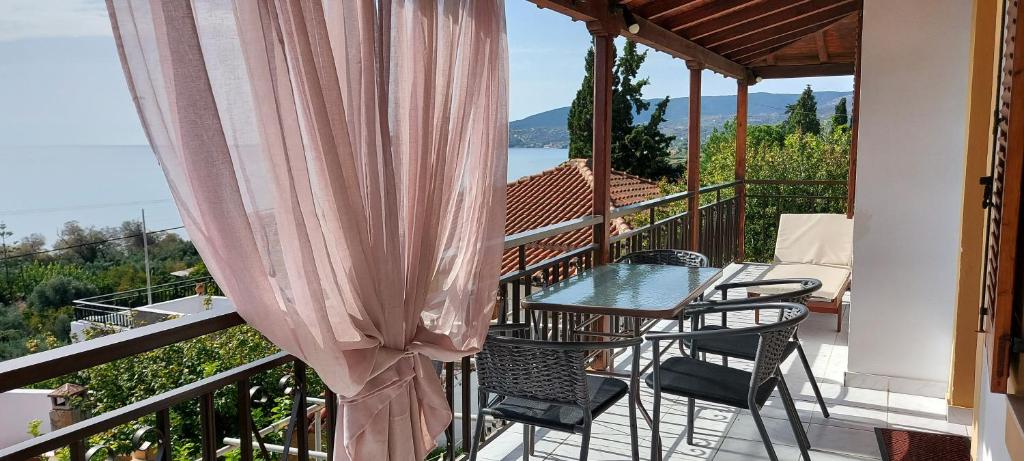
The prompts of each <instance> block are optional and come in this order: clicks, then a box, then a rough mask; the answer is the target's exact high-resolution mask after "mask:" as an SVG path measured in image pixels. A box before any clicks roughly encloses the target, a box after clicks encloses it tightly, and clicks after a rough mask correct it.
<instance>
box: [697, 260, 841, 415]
mask: <svg viewBox="0 0 1024 461" xmlns="http://www.w3.org/2000/svg"><path fill="white" fill-rule="evenodd" d="M774 285H793V286H794V287H795V289H793V290H790V291H786V292H778V293H775V294H771V295H764V296H759V297H757V298H756V301H754V300H752V299H749V298H740V299H736V300H729V299H728V294H729V290H734V289H741V288H743V289H745V288H751V287H765V286H774ZM715 289H716V290H719V291H721V293H722V300H720V301H719V300H716V301H710V303H711V304H714V305H718V306H725V305H738V304H750V303H751V302H752V301H754V302H758V303H763V302H775V301H778V302H787V303H797V304H803V305H805V306H806V305H807V300H808V299H809V298H810V296H811V293H814V292H816V291H818V290H819V289H821V282H820V281H818V280H816V279H776V280H754V281H748V282H735V283H723V284H720V285H718V286H717V287H715ZM701 319H703V317H701ZM726 328H728V324H727V317H726V315H725V314H724V313H723V314H722V322H721V325H707V324H705V325H694V328H693V330H694V331H710V330H721V329H726ZM757 341H758V338H757V336H738V337H728V338H710V339H707V340H700V341H697V342H695V343H694V345H693V346H692V351H693V352H699V353H706V354H715V355H720V356H722V357H723V360H724V361H725V362H724V363H725V364H728V359H727V357H734V358H738V359H742V360H751V361H752V360H754V359H755V358H756V357H757V355H756V354H757ZM794 350H795V351H796V352H797V355H798V356H799V357H800V362H801V363H802V364H803V367H804V372H805V373H807V379H808V381H809V382H810V384H811V389H812V390H813V391H814V397H815V398H816V399H817V401H818V407H820V408H821V414H822V415H823V416H825V417H826V418H828V417H829V413H828V407H826V406H825V399H824V398H822V396H821V390H820V389H819V388H818V381H817V380H816V379H815V378H814V372H812V371H811V364H810V362H809V361H808V360H807V354H806V353H804V348H803V346H802V345H801V344H800V338H799V337H798V336H797V331H796V330H794V331H793V338H792V340H791V341H790V344H789V345H788V347H787V348H786V351H785V356H784V357H783V360H785V359H786V358H788V357H789V355H790V354H792V353H793V351H794Z"/></svg>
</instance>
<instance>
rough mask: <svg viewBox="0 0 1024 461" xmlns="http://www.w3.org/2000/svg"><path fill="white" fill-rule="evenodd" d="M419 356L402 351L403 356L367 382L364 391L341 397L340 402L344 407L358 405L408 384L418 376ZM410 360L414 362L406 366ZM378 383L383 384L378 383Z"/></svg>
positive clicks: (411, 352) (399, 356) (400, 355)
mask: <svg viewBox="0 0 1024 461" xmlns="http://www.w3.org/2000/svg"><path fill="white" fill-rule="evenodd" d="M392 350H394V349H392ZM395 352H398V351H395ZM417 355H419V354H417V353H416V352H413V351H401V354H399V355H398V357H397V358H396V359H395V361H394V362H393V363H392V364H391V365H390V366H388V367H387V368H385V369H384V371H382V372H381V373H380V374H378V375H376V376H374V377H372V378H370V380H369V381H367V382H366V386H364V387H363V390H362V391H360V392H359V393H357V394H356V395H353V396H352V397H343V396H339V398H338V402H339V403H341V404H342V405H345V404H356V403H359V402H362V401H365V400H369V399H373V398H375V397H377V396H379V395H381V394H384V393H388V392H390V391H392V390H394V389H395V388H397V387H400V386H403V385H405V384H407V383H408V382H410V381H412V380H413V378H415V377H416V375H417V374H418V368H419V360H416V356H417ZM410 359H411V360H412V363H411V364H406V363H405V362H408V361H409V360H410ZM409 365H411V366H409ZM381 378H384V379H381ZM376 381H383V382H379V383H377V382H376Z"/></svg>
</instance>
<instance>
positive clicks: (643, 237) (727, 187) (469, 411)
mask: <svg viewBox="0 0 1024 461" xmlns="http://www.w3.org/2000/svg"><path fill="white" fill-rule="evenodd" d="M754 184H755V183H748V185H750V186H752V187H753V186H754ZM756 184H757V185H758V186H759V187H760V186H761V183H756ZM743 185H744V184H743V183H742V182H730V183H726V184H719V185H714V186H708V187H705V188H703V189H701V191H700V193H701V196H702V197H703V198H704V200H703V201H702V202H703V203H702V205H701V213H700V220H699V225H700V226H701V227H700V236H701V238H700V245H701V248H700V249H699V250H702V251H703V252H705V253H706V254H707V255H708V256H709V258H710V259H711V261H712V264H715V265H720V266H724V265H726V264H728V263H730V262H732V261H734V260H736V259H737V258H739V256H740V253H739V250H738V249H739V245H740V241H741V239H743V238H744V234H743V232H742V229H741V228H740V222H741V219H740V213H741V212H743V211H747V212H749V211H750V210H751V208H750V207H751V206H752V205H753V204H756V203H757V202H756V200H761V199H762V197H761V195H765V194H764V193H756V194H755V193H751V195H750V196H749V201H748V202H747V205H748V208H747V210H741V209H740V203H742V201H741V200H740V197H741V195H740V194H741V191H742V187H743ZM765 185H769V184H765ZM803 186H808V187H824V186H827V187H835V184H832V183H829V184H807V185H803ZM772 192H775V191H772ZM783 192H784V191H783ZM774 195H775V196H777V197H774V198H772V199H771V200H783V201H786V200H819V201H824V200H836V199H837V198H833V197H831V196H828V197H826V196H824V195H823V196H821V197H814V198H805V197H792V195H793V194H789V193H785V194H783V193H774ZM688 198H689V195H688V193H686V192H683V193H678V194H672V195H668V196H665V197H660V198H657V199H654V200H649V201H646V202H642V203H638V204H635V205H630V206H627V207H621V208H617V209H615V210H613V211H612V212H611V218H624V219H627V220H630V221H631V222H634V223H635V225H634V226H633V229H632V230H630V231H628V232H624V233H621V234H619V235H616V236H614V237H613V238H612V239H611V240H610V249H609V251H610V256H611V258H612V259H614V258H617V257H619V256H621V255H624V254H626V253H628V252H631V251H637V250H644V249H656V248H673V249H683V248H686V247H687V246H688V245H687V243H688V242H690V239H689V237H690V235H692V234H691V233H690V232H691V229H689V228H688V227H689V223H690V220H689V219H688V210H685V209H684V208H685V203H686V201H687V199H688ZM763 199H768V197H764V198H763ZM782 210H784V208H783V207H776V208H773V210H772V213H775V212H776V211H779V212H781V211H782ZM596 226H601V227H600V228H604V229H606V228H607V226H606V224H605V223H604V222H603V220H602V218H601V217H599V216H583V217H580V218H577V219H573V220H570V221H566V222H563V223H559V224H556V225H552V226H547V227H544V228H541V229H536V230H532V231H528V232H523V233H519V234H515V235H509V236H507V237H506V238H505V248H506V251H510V250H511V251H516V252H517V253H518V254H519V261H520V264H519V267H517V269H516V270H515V271H513V272H510V273H507V274H505V275H503V276H502V277H501V278H500V279H499V280H498V298H497V300H496V303H495V306H494V321H495V322H497V323H504V322H524V321H529V322H536V324H537V327H538V330H540V331H541V333H542V334H544V335H546V336H548V337H549V338H551V339H568V338H569V337H570V336H571V335H572V332H573V331H575V330H577V329H579V328H581V327H583V326H585V325H589V324H592V323H593V322H595V321H597V319H596V317H594V316H586V315H565V314H561V315H559V314H557V313H550V314H539V315H536V316H529V315H527V313H526V312H524V311H523V310H522V308H521V306H520V301H521V300H522V298H523V297H524V296H527V295H529V294H530V293H531V292H532V291H535V290H536V289H538V288H539V287H540V286H543V285H545V284H550V283H555V282H558V281H560V280H563V279H566V278H571V277H574V276H575V275H576V274H577V273H579V272H580V271H582V270H585V269H587V268H589V267H592V266H593V265H594V263H595V250H596V246H595V245H593V244H589V245H585V246H582V247H580V248H575V249H570V250H568V251H565V252H564V253H562V254H560V255H558V256H556V257H553V258H550V259H547V260H545V261H542V262H539V263H536V264H531V265H527V263H526V257H525V255H526V248H527V245H530V244H534V243H536V242H539V241H541V240H543V239H546V238H549V237H552V236H557V235H561V234H565V233H568V232H574V231H579V230H581V229H593V228H596ZM194 287H195V280H189V281H182V282H176V283H174V284H168V285H162V286H160V287H159V288H160V291H159V292H160V293H161V294H160V295H159V296H157V295H156V291H154V295H155V296H154V301H156V299H164V298H169V297H171V296H178V297H181V296H187V295H190V294H193V293H194ZM145 296H146V294H145V291H144V290H133V291H131V292H125V293H118V294H116V295H112V296H108V297H102V299H98V298H89V299H84V300H81V302H80V304H79V306H80V307H81V310H82V312H83V315H86V314H88V316H89V318H103V316H105V315H106V316H108V317H106V318H104V319H103V320H102V321H106V322H111V323H114V324H116V322H122V323H125V324H126V325H127V326H132V324H131V322H130V320H124V319H123V318H121V317H119V315H120V314H122V313H124V311H125V310H127V309H132V308H133V307H138V306H139V304H138V303H139V302H140V301H139V300H140V299H144V298H145ZM169 299H173V298H169ZM117 309H120V310H117ZM528 317H532V318H528ZM243 323H244V321H243V320H242V318H241V317H240V316H239V315H238V314H237V313H235V312H233V311H227V310H217V309H214V310H210V311H205V312H202V313H199V314H193V315H189V316H184V317H182V318H178V319H173V320H168V321H165V322H161V323H156V324H152V325H145V326H140V327H138V328H135V329H129V330H126V331H122V332H119V333H116V334H111V335H108V336H104V337H99V338H96V339H92V340H89V341H85V342H81V343H77V344H73V345H70V346H65V347H61V348H58V349H52V350H49V351H44V352H40V353H37V354H33V355H29V356H26V357H21V358H17V359H13V360H9V361H6V362H0V392H6V391H9V390H12V389H16V388H20V387H25V386H29V385H32V384H34V383H39V382H41V381H45V380H48V379H52V378H56V377H60V376H64V375H67V374H69V373H73V372H77V371H81V370H85V369H88V368H90V367H93V366H96V365H100V364H105V363H109V362H112V361H115V360H118V359H123V358H128V357H132V356H135V355H138V354H141V353H144V352H147V351H151V350H154V349H157V348H160V347H163V346H167V345H171V344H175V343H178V342H182V341H186V340H189V339H192V338H197V337H200V336H204V335H207V334H210V333H214V332H218V331H221V330H225V329H227V328H231V327H234V326H238V325H242V324H243ZM607 327H608V328H611V329H613V331H615V330H616V329H619V328H620V327H622V326H621V325H619V324H618V322H615V321H610V322H608V323H607ZM282 367H283V368H286V369H287V370H288V374H289V375H290V376H291V381H290V385H289V386H287V387H288V388H290V389H291V394H290V397H289V398H290V399H291V408H292V410H291V416H290V417H289V418H288V424H286V425H284V426H281V427H278V428H277V429H280V430H283V431H285V432H286V433H288V434H285V437H283V438H282V439H281V440H283V443H274V444H268V443H267V442H266V441H265V440H262V437H260V436H265V435H266V433H263V432H264V431H256V430H255V429H256V426H255V424H254V421H253V418H252V414H253V408H254V407H255V406H258V405H261V404H262V403H263V402H265V401H266V398H265V397H261V395H260V392H261V391H260V390H258V389H253V388H252V387H251V385H250V383H251V382H252V380H253V379H254V378H255V377H257V376H259V375H260V374H261V373H267V372H269V371H271V370H277V372H280V369H281V368H282ZM439 373H440V375H441V378H442V382H443V383H444V385H445V390H446V393H447V397H448V402H449V404H450V405H451V406H452V410H453V413H455V414H456V420H455V421H453V423H452V424H451V425H450V426H449V427H448V429H447V431H446V433H445V437H444V440H443V441H442V449H443V450H444V454H443V455H442V456H443V457H444V458H445V459H455V458H457V457H459V456H461V454H462V453H466V452H468V447H469V446H468V443H469V441H470V440H471V431H470V428H471V426H472V418H471V417H469V415H473V414H474V411H473V404H474V403H473V399H474V398H475V394H476V392H474V391H473V389H472V387H473V383H474V379H473V374H474V372H473V359H472V358H471V357H466V358H463V359H462V360H460V361H458V362H454V363H445V364H441V365H439ZM456 378H458V379H456ZM307 381H308V379H307V369H306V366H305V365H304V364H303V363H302V362H301V361H299V360H297V359H296V358H295V357H292V356H290V355H288V354H286V353H283V352H282V353H277V354H273V355H270V356H268V357H265V358H262V359H260V360H256V361H254V362H251V363H247V364H244V365H241V366H238V367H236V368H232V369H230V370H227V371H224V372H221V373H217V374H215V375H213V376H210V377H208V378H205V379H202V380H200V381H197V382H194V383H191V384H188V385H185V386H182V387H179V388H176V389H172V390H170V391H167V392H164V393H161V394H158V395H153V396H150V397H148V398H145V399H143V400H140V401H137V402H135V403H132V404H130V405H128V406H125V407H122V408H119V409H116V410H113V411H109V412H106V413H102V414H98V415H94V416H92V417H90V418H89V419H87V420H85V421H82V422H80V423H77V424H74V425H72V426H69V427H65V428H63V429H58V430H55V431H52V432H50V433H48V434H43V435H41V436H39V437H36V438H33V439H30V440H28V441H25V442H22V443H20V444H17V445H14V446H11V447H5V448H0V461H22V460H25V459H31V458H33V457H35V456H39V455H41V454H43V453H45V452H47V451H50V450H54V449H57V448H60V447H70V457H71V460H72V461H84V460H86V459H87V458H89V457H90V456H89V455H95V456H100V454H101V453H103V452H104V450H103V449H102V448H96V447H87V446H86V445H87V441H88V440H89V438H90V437H92V436H94V435H96V434H99V433H101V432H104V431H107V430H110V429H113V428H116V427H119V426H123V425H126V424H130V423H135V422H137V421H139V420H141V419H145V420H146V421H155V424H153V425H152V427H143V428H142V429H140V430H139V432H138V433H137V437H136V438H135V439H136V440H133V442H136V443H137V444H139V445H142V444H147V443H148V444H149V446H150V447H152V446H156V447H158V451H159V453H160V456H161V457H162V460H164V461H170V460H171V459H172V458H174V456H172V455H173V453H174V448H175V447H174V446H173V443H175V442H173V441H172V437H171V433H172V430H174V428H173V427H172V426H171V424H172V423H171V418H170V411H171V409H172V408H173V407H176V406H179V405H192V406H195V408H196V409H197V410H198V412H199V415H200V416H201V418H200V420H201V423H202V424H201V428H200V431H199V433H198V434H192V436H193V437H194V438H196V439H197V440H195V441H194V442H198V444H199V445H200V446H201V447H202V453H203V459H208V460H213V459H215V458H216V457H217V456H224V455H225V454H226V451H225V450H227V451H234V450H238V452H239V457H240V459H241V460H243V461H249V460H253V459H254V458H255V457H257V456H259V457H262V458H264V459H267V460H269V459H272V458H271V457H272V456H273V455H272V454H271V452H276V453H284V452H288V453H291V454H293V455H296V456H298V458H299V459H300V460H303V461H305V460H308V459H310V447H309V446H308V443H307V438H306V437H301V436H300V437H291V436H290V433H294V432H296V431H299V432H298V433H300V434H301V433H304V430H305V427H306V423H307V418H311V417H312V418H320V417H319V416H316V415H309V410H308V409H309V402H310V400H311V399H313V398H322V399H324V402H325V403H324V407H323V408H324V410H323V414H324V415H325V417H324V418H323V419H322V420H320V421H318V424H320V423H322V428H323V430H324V431H325V432H326V434H329V435H333V426H334V424H335V417H336V414H337V408H336V399H335V397H334V396H333V395H332V394H331V393H330V391H326V392H325V393H324V394H321V395H315V396H311V395H307V393H308V390H307V389H308V386H307ZM215 393H216V394H217V395H218V396H219V398H221V399H223V398H224V397H223V396H224V395H225V393H229V394H227V395H233V397H231V398H233V399H234V400H235V402H236V406H237V416H235V417H236V418H237V421H236V422H235V423H233V424H234V425H237V427H238V428H239V433H238V434H233V435H231V436H229V437H221V438H220V439H219V440H218V437H217V431H216V430H215V424H216V421H217V420H218V417H219V415H217V414H215V410H214V405H213V402H214V395H215ZM154 416H155V417H154ZM289 428H290V429H289ZM503 429H504V428H503V427H502V426H495V427H492V428H491V430H490V431H489V433H488V436H487V437H486V439H487V440H493V438H494V437H495V436H496V435H497V434H499V433H500V432H501V431H502V430H503ZM275 430H276V429H275ZM293 439H294V440H295V442H294V446H283V445H290V444H292V440H293ZM459 442H461V443H459ZM485 442H486V441H485ZM317 445H320V444H319V443H317ZM322 445H324V446H322V447H318V448H320V449H321V450H322V453H331V451H332V448H333V440H331V437H327V440H326V442H325V443H323V444H322ZM253 447H256V448H253ZM321 450H314V451H316V452H321ZM318 456H319V455H318Z"/></svg>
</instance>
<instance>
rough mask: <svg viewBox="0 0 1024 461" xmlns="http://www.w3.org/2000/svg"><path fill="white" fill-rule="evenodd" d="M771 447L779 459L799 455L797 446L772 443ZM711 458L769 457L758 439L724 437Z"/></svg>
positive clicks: (728, 460) (722, 460)
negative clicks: (723, 440)
mask: <svg viewBox="0 0 1024 461" xmlns="http://www.w3.org/2000/svg"><path fill="white" fill-rule="evenodd" d="M773 447H774V448H775V454H776V455H777V456H778V457H779V459H796V458H795V457H796V456H799V455H800V450H799V449H798V448H797V447H791V446H788V445H780V444H777V443H776V444H773ZM713 459H714V460H715V461H739V460H743V461H748V460H759V459H769V458H768V451H767V449H766V448H765V446H764V444H763V443H762V442H761V441H760V440H746V439H733V438H726V439H725V442H723V443H722V446H721V447H720V448H719V449H718V452H717V453H715V457H714V458H713Z"/></svg>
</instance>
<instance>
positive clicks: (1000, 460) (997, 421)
mask: <svg viewBox="0 0 1024 461" xmlns="http://www.w3.org/2000/svg"><path fill="white" fill-rule="evenodd" d="M981 355H982V358H981V363H982V369H981V399H980V400H979V401H978V408H977V411H978V436H977V440H975V443H976V444H977V446H978V452H977V459H978V461H1009V460H1010V452H1009V450H1007V448H1006V411H1007V409H1008V408H1007V400H1006V395H1004V394H993V393H991V392H989V391H988V390H989V388H990V386H989V385H990V383H991V381H990V380H989V377H990V376H992V370H991V368H989V366H988V356H989V355H988V353H985V354H981Z"/></svg>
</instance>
